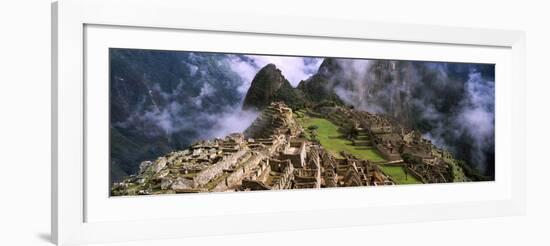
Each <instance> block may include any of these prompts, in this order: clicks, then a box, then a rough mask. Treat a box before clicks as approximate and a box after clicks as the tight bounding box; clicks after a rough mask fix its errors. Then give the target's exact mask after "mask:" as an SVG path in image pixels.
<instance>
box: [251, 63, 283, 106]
mask: <svg viewBox="0 0 550 246" xmlns="http://www.w3.org/2000/svg"><path fill="white" fill-rule="evenodd" d="M281 88H292V86H291V85H290V82H288V80H287V79H286V78H285V77H284V76H283V74H282V72H281V70H279V69H278V68H277V66H275V64H272V63H270V64H267V65H265V66H264V67H263V68H262V69H260V71H258V73H257V74H256V76H254V79H253V80H252V82H251V84H250V88H249V89H248V92H247V93H246V96H245V98H244V102H243V109H256V110H261V109H263V108H265V107H267V106H269V104H270V103H271V102H272V101H274V100H275V99H276V98H277V95H278V93H279V92H280V90H281Z"/></svg>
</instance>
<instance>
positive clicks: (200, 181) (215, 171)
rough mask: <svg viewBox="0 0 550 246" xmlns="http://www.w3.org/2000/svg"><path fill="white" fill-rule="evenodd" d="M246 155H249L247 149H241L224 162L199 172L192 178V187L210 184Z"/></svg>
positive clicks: (227, 157)
mask: <svg viewBox="0 0 550 246" xmlns="http://www.w3.org/2000/svg"><path fill="white" fill-rule="evenodd" d="M246 153H249V150H248V149H241V150H239V151H237V152H236V153H234V154H232V155H230V156H226V157H225V159H224V160H222V161H220V162H218V163H216V164H213V165H212V166H209V167H207V168H206V169H204V170H202V171H200V172H199V173H198V174H197V176H195V177H194V178H193V181H194V187H199V186H203V185H205V184H207V183H208V182H210V180H212V179H213V178H215V177H217V176H218V175H221V174H222V173H223V170H224V169H229V167H231V166H232V165H235V163H236V162H237V161H238V160H239V158H241V157H242V156H243V155H244V154H246Z"/></svg>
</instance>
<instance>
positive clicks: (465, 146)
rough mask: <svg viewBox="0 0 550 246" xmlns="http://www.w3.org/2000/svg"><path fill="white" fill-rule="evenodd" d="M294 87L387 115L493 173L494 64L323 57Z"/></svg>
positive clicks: (312, 97) (313, 96) (313, 97)
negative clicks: (316, 67)
mask: <svg viewBox="0 0 550 246" xmlns="http://www.w3.org/2000/svg"><path fill="white" fill-rule="evenodd" d="M298 88H299V89H300V90H301V91H302V92H303V93H304V94H305V97H306V98H307V99H308V100H310V101H313V102H319V101H321V100H334V98H337V99H336V100H334V101H336V102H345V103H346V104H349V105H353V106H354V107H356V108H358V109H361V110H365V111H369V112H377V113H384V114H386V115H389V116H391V117H392V118H394V119H395V120H397V121H399V122H400V123H401V124H402V125H404V126H406V127H409V128H413V129H418V130H420V131H421V132H422V133H423V134H425V135H426V136H427V137H429V138H430V139H432V140H433V141H434V142H435V143H436V144H437V145H439V146H441V147H446V148H448V149H450V150H451V151H452V152H453V153H454V154H455V155H456V156H457V157H459V158H460V159H463V160H466V162H467V163H468V164H469V165H471V166H472V167H474V168H476V169H478V170H480V171H481V172H482V173H484V174H485V175H487V176H490V177H494V65H491V64H460V63H435V62H419V61H414V62H411V61H389V60H356V59H336V58H326V59H325V60H324V61H323V63H322V64H321V66H320V68H319V71H318V73H317V74H315V75H314V76H312V77H310V78H309V79H307V80H305V81H302V82H301V83H300V84H299V86H298Z"/></svg>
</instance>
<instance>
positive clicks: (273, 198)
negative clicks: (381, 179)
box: [52, 0, 526, 245]
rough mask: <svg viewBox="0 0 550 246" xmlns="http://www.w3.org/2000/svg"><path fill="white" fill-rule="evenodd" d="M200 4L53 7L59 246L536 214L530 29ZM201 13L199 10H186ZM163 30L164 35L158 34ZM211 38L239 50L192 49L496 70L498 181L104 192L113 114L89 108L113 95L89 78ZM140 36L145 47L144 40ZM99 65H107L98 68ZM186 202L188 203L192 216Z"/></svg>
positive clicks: (83, 1)
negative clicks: (118, 59)
mask: <svg viewBox="0 0 550 246" xmlns="http://www.w3.org/2000/svg"><path fill="white" fill-rule="evenodd" d="M192 7H193V6H192V3H184V2H182V1H177V0H168V1H162V2H160V1H152V0H142V1H132V0H122V1H109V0H60V1H57V2H54V3H53V4H52V12H53V14H52V16H53V20H52V32H53V33H52V39H53V40H52V238H53V240H54V241H55V242H56V243H57V244H59V245H62V244H84V243H99V242H113V241H127V240H145V239H162V238H176V237H187V236H200V235H218V234H227V233H248V232H265V231H281V230H297V229H312V228H328V227H345V226H361V225H370V224H382V223H400V222H420V221H429V220H444V219H465V218H479V217H493V216H506V215H521V214H523V213H524V211H525V165H526V163H525V149H524V148H525V147H524V146H525V140H524V138H525V134H524V133H525V122H524V116H523V115H524V111H525V83H524V82H525V81H524V71H525V68H524V66H525V65H524V49H525V47H524V43H525V35H524V33H523V32H520V31H507V30H506V31H505V30H489V29H476V28H460V27H443V26H431V25H430V26H428V25H410V24H397V23H380V22H365V21H350V20H341V19H329V18H326V19H325V18H322V19H316V18H308V17H291V16H276V15H273V16H264V15H255V14H254V13H225V12H214V11H212V10H209V9H196V8H192ZM190 8H191V9H193V11H186V12H185V13H186V14H185V15H182V14H181V13H182V12H183V11H184V10H186V9H190ZM251 20H256V21H251ZM342 27H345V28H342ZM151 32H154V33H155V34H156V36H152V35H147V34H150V33H151ZM132 35H135V36H132ZM201 35H207V36H208V35H212V37H216V38H219V39H225V40H226V41H227V42H226V44H227V45H224V47H218V46H216V44H215V43H212V42H210V43H209V42H191V41H190V42H189V43H195V44H188V45H195V46H193V47H194V48H196V49H198V48H199V47H200V48H202V49H208V51H240V52H262V53H273V54H277V53H281V52H283V53H284V54H287V55H299V54H301V55H319V56H323V55H326V56H330V55H333V56H337V55H342V54H345V55H346V56H348V57H354V56H356V57H363V58H393V59H411V60H445V61H447V60H449V61H462V62H476V61H478V62H479V61H483V62H487V63H495V64H496V77H497V79H496V80H497V82H496V83H497V84H498V85H497V87H496V88H497V89H496V125H497V129H496V139H497V143H496V145H497V148H496V155H497V156H496V157H497V158H496V160H497V167H496V169H497V171H496V172H497V173H496V180H495V181H492V182H476V183H468V184H445V185H421V186H419V185H411V186H399V187H381V188H376V189H353V188H351V189H336V190H334V189H332V190H323V191H321V190H315V191H312V190H299V191H291V192H254V193H250V194H248V193H247V194H238V195H237V196H235V195H236V194H207V195H199V196H181V195H174V196H150V197H146V198H143V197H135V198H134V197H128V198H121V199H119V198H116V199H113V198H109V196H108V192H107V191H106V190H105V191H103V190H104V189H103V188H104V187H103V186H102V185H105V182H101V180H99V181H97V180H96V174H97V176H101V175H102V173H103V170H105V166H103V168H101V165H91V164H90V159H89V157H90V151H95V150H93V149H94V147H97V146H99V147H102V146H103V143H104V142H101V141H99V142H90V139H93V138H90V131H93V129H94V125H96V123H98V122H101V120H97V118H101V115H100V114H101V113H100V114H99V115H98V117H95V116H94V117H91V116H93V115H91V114H93V111H94V110H91V108H89V106H90V100H95V99H94V98H96V99H98V101H94V102H98V104H101V99H102V98H103V99H105V100H107V99H108V98H106V96H105V95H101V94H90V93H96V92H99V93H101V90H100V89H99V90H95V89H94V88H95V87H94V86H95V85H96V84H98V83H100V82H98V83H90V82H89V81H88V80H90V81H94V82H96V81H102V79H101V78H102V75H101V67H102V66H103V65H102V64H101V63H102V62H104V63H105V64H104V66H107V61H106V60H105V59H102V58H101V56H100V55H101V52H103V51H105V48H107V47H111V46H116V45H122V46H123V47H124V48H132V47H133V48H151V47H153V48H159V49H176V50H178V49H185V48H189V47H190V46H180V45H181V42H175V41H172V42H171V41H170V40H176V41H181V38H189V40H192V39H193V37H200V36H201ZM131 37H134V39H133V40H139V42H138V41H135V42H132V41H131V40H132V39H131ZM147 37H149V38H147ZM151 37H157V38H151ZM161 37H162V38H161ZM219 39H216V40H219ZM251 39H254V40H256V39H257V40H259V41H262V42H256V44H257V45H255V43H254V42H251V41H245V40H251ZM235 40H240V41H241V42H236V41H235ZM308 42H309V43H308ZM176 43H177V44H176ZM258 43H266V44H269V46H265V45H264V46H262V45H260V44H258ZM306 44H311V47H312V48H307V46H306ZM323 45H324V47H331V49H324V51H321V48H319V47H323ZM327 45H330V46H327ZM363 45H364V47H366V48H368V47H369V46H376V47H377V49H376V50H378V51H377V52H378V53H376V52H375V51H374V49H373V51H372V53H369V55H368V57H365V56H367V54H359V53H355V51H354V50H353V48H354V47H363ZM315 47H317V48H315ZM345 47H347V49H346V48H345ZM406 48H408V49H406ZM410 48H414V49H410ZM191 49H192V48H191ZM102 50H103V51H102ZM391 50H394V51H393V52H392V51H391ZM405 50H412V51H407V52H405ZM399 51H402V52H399ZM91 53H93V55H92V54H91ZM96 54H99V56H96ZM94 57H95V58H94ZM96 58H97V59H96ZM96 68H99V70H94V69H96ZM96 71H97V73H96ZM94 76H96V77H98V78H96V77H94ZM87 81H88V82H87ZM93 105H95V103H94V104H93ZM92 109H93V108H92ZM93 135H94V136H95V135H96V134H93ZM512 149H513V150H514V151H511V150H512ZM93 163H96V162H93ZM105 175H107V174H106V173H105ZM96 181H97V182H96ZM102 192H103V193H102ZM327 197H331V199H327ZM364 197H368V199H366V198H364ZM265 204H270V205H265ZM182 205H185V206H187V207H186V208H185V209H181V208H182ZM247 206H249V207H247ZM144 211H156V212H154V213H153V212H144ZM159 211H160V212H159ZM186 211H187V212H186ZM250 225H253V226H250Z"/></svg>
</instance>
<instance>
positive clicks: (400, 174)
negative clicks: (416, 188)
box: [378, 165, 422, 184]
mask: <svg viewBox="0 0 550 246" xmlns="http://www.w3.org/2000/svg"><path fill="white" fill-rule="evenodd" d="M378 167H379V168H380V169H381V170H382V172H384V173H385V174H386V175H389V176H391V177H392V178H393V179H394V180H395V181H396V182H397V183H399V184H421V183H422V182H420V181H419V180H418V179H416V178H415V177H414V176H412V175H410V174H407V173H406V171H405V168H404V167H401V166H389V165H378Z"/></svg>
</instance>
